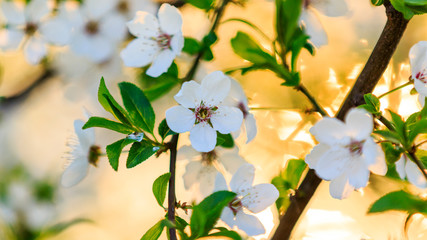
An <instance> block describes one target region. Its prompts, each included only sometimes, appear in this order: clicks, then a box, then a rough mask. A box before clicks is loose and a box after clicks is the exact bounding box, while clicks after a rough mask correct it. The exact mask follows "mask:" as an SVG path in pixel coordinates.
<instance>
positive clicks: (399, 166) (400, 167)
mask: <svg viewBox="0 0 427 240" xmlns="http://www.w3.org/2000/svg"><path fill="white" fill-rule="evenodd" d="M406 161H407V159H406V156H405V154H402V156H401V157H400V159H399V160H398V161H396V162H395V164H396V172H397V173H398V174H399V177H400V178H401V179H405V177H406V171H405V165H406Z"/></svg>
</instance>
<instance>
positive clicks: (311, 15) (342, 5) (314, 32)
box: [300, 0, 348, 47]
mask: <svg viewBox="0 0 427 240" xmlns="http://www.w3.org/2000/svg"><path fill="white" fill-rule="evenodd" d="M317 12H320V13H321V14H323V15H325V16H328V17H340V16H344V15H345V14H346V13H347V12H348V7H347V3H346V2H345V0H303V8H302V12H301V16H300V23H301V24H302V25H303V26H304V28H305V31H306V33H307V34H308V35H309V36H310V41H311V42H312V43H313V44H314V45H315V46H316V47H321V46H323V45H326V44H328V36H327V35H326V32H325V30H324V29H323V26H322V23H321V22H320V20H319V17H318V16H317V14H318V13H317Z"/></svg>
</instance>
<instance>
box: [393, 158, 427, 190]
mask: <svg viewBox="0 0 427 240" xmlns="http://www.w3.org/2000/svg"><path fill="white" fill-rule="evenodd" d="M396 171H397V173H398V174H399V176H400V178H401V179H405V178H407V179H408V181H409V182H410V183H411V184H413V185H415V186H417V187H419V188H427V181H426V179H425V177H424V175H423V173H422V172H421V170H420V169H419V168H418V167H417V164H415V163H414V162H412V161H411V160H409V159H408V157H407V156H406V155H405V154H402V157H400V159H399V160H398V161H397V162H396Z"/></svg>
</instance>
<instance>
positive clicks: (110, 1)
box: [83, 0, 116, 20]
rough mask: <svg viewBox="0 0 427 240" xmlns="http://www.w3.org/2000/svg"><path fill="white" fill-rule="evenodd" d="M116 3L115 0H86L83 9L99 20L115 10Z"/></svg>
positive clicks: (88, 14) (92, 17)
mask: <svg viewBox="0 0 427 240" xmlns="http://www.w3.org/2000/svg"><path fill="white" fill-rule="evenodd" d="M115 3H116V1H115V0H102V1H100V0H85V1H84V3H83V9H84V11H85V12H86V15H87V16H89V17H90V18H91V19H93V20H99V19H101V18H102V17H104V16H106V15H107V14H109V13H110V12H111V11H112V10H113V8H114V6H115Z"/></svg>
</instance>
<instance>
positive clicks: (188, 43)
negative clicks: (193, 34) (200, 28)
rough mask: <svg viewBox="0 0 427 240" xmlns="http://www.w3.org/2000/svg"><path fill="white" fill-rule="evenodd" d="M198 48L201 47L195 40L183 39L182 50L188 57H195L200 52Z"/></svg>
mask: <svg viewBox="0 0 427 240" xmlns="http://www.w3.org/2000/svg"><path fill="white" fill-rule="evenodd" d="M200 48H201V45H200V43H199V41H197V40H196V39H194V38H190V37H185V38H184V48H182V51H183V52H186V53H188V54H190V55H195V54H197V53H198V52H199V51H200Z"/></svg>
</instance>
